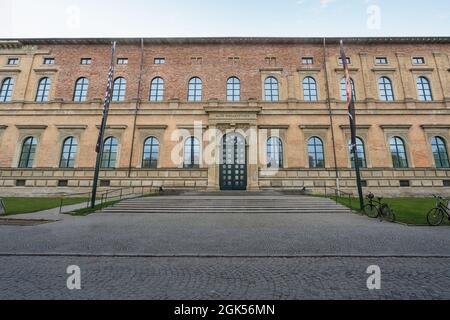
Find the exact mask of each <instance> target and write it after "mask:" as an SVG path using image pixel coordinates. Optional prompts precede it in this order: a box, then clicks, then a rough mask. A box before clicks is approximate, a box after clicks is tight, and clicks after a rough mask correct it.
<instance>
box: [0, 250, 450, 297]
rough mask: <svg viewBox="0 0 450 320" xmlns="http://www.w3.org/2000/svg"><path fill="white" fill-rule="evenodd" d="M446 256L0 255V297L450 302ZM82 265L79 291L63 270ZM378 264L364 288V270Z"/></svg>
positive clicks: (449, 270) (449, 272)
mask: <svg viewBox="0 0 450 320" xmlns="http://www.w3.org/2000/svg"><path fill="white" fill-rule="evenodd" d="M449 264H450V259H448V258H444V259H437V258H372V259H367V258H289V259H286V258H263V259H258V258H111V257H109V258H107V257H103V258H99V257H97V258H95V257H90V258H86V257H0V265H1V266H2V267H1V270H2V271H1V273H0V299H158V300H161V299H183V300H195V299H217V300H222V299H238V300H241V299H258V300H259V299H275V300H288V299H295V300H298V299H450V269H449ZM69 265H78V266H79V267H80V268H81V290H75V291H71V290H68V289H67V287H66V280H67V277H68V275H67V274H66V268H67V267H68V266H69ZM370 265H378V266H379V267H380V268H381V272H382V276H381V290H376V291H370V290H368V289H367V286H366V282H367V278H368V276H369V275H367V274H366V270H367V267H368V266H370Z"/></svg>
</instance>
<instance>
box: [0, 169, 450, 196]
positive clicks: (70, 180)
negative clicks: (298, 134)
mask: <svg viewBox="0 0 450 320" xmlns="http://www.w3.org/2000/svg"><path fill="white" fill-rule="evenodd" d="M93 173H94V172H93V170H92V169H70V170H62V169H39V168H35V169H10V168H9V169H1V170H0V197H1V196H23V197H27V196H45V195H73V194H79V193H83V192H86V193H88V192H89V191H90V190H91V187H92V180H93ZM362 179H363V184H364V192H365V193H367V192H369V191H371V192H373V193H375V194H376V195H380V196H383V197H399V196H430V195H432V194H439V195H443V196H450V170H439V169H417V168H416V169H405V170H393V169H366V170H363V171H362ZM210 181H211V180H210ZM338 183H339V186H340V190H341V191H343V192H345V193H349V194H353V195H356V181H355V174H354V172H353V171H352V170H349V169H341V170H339V181H337V179H336V171H335V170H333V169H320V170H310V169H281V170H276V171H275V170H262V169H261V170H259V177H258V185H257V186H252V187H251V188H250V187H249V188H248V189H247V191H248V192H254V191H260V190H279V191H301V190H303V189H306V191H307V192H308V193H312V194H335V192H336V188H337V185H338ZM161 187H162V188H163V189H164V190H192V191H200V192H202V191H209V192H210V191H220V187H219V181H216V182H215V183H214V184H211V183H210V184H209V185H208V169H194V170H187V169H158V170H140V169H139V170H138V169H133V170H131V171H128V170H127V169H116V170H102V171H101V173H100V179H99V191H100V192H101V191H104V190H111V189H122V188H123V189H132V190H133V192H135V193H137V194H139V193H141V192H143V190H145V192H153V191H154V192H157V191H159V189H160V188H161Z"/></svg>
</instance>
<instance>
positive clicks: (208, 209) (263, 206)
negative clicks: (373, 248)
mask: <svg viewBox="0 0 450 320" xmlns="http://www.w3.org/2000/svg"><path fill="white" fill-rule="evenodd" d="M228 195H229V196H224V195H222V194H220V195H218V194H217V193H213V194H211V195H209V196H205V195H204V194H203V195H202V194H196V195H195V196H194V194H193V195H192V196H185V195H182V196H167V197H147V198H137V199H130V200H124V201H122V202H120V203H118V204H116V205H115V206H113V207H109V208H105V209H104V210H103V211H102V212H103V213H112V214H120V213H136V214H318V213H328V214H333V213H348V212H351V210H350V209H348V208H346V207H344V206H341V205H339V204H336V203H335V202H334V201H332V200H330V199H326V198H315V197H306V196H284V195H277V194H273V193H266V194H264V193H262V194H258V195H255V194H246V196H241V195H239V193H229V194H228Z"/></svg>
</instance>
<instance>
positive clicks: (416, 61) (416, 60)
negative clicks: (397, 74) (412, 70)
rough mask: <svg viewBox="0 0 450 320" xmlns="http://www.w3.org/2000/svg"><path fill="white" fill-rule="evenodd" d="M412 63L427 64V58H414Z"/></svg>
mask: <svg viewBox="0 0 450 320" xmlns="http://www.w3.org/2000/svg"><path fill="white" fill-rule="evenodd" d="M412 63H413V64H425V58H424V57H413V58H412Z"/></svg>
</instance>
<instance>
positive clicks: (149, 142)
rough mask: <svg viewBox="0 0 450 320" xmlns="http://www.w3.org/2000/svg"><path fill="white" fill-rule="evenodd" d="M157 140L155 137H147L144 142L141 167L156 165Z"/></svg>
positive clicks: (155, 166)
mask: <svg viewBox="0 0 450 320" xmlns="http://www.w3.org/2000/svg"><path fill="white" fill-rule="evenodd" d="M158 156H159V141H158V139H156V138H155V137H148V138H147V139H145V142H144V152H143V155H142V168H152V169H155V168H157V167H158Z"/></svg>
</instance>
